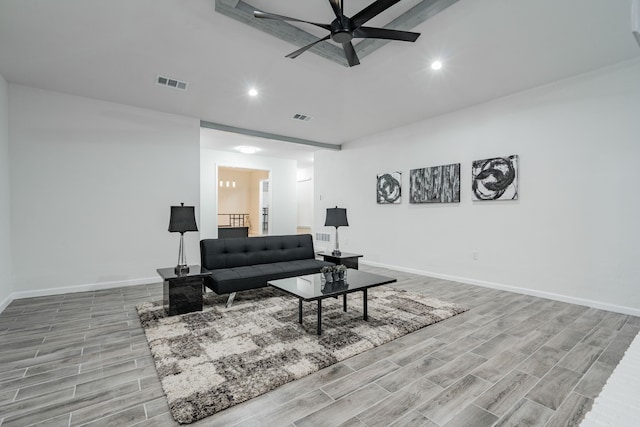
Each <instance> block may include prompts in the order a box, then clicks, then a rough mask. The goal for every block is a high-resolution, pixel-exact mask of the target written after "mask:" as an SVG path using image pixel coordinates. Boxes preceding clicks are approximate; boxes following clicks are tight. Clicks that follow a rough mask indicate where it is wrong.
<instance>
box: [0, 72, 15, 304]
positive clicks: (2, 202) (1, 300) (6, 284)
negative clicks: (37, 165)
mask: <svg viewBox="0 0 640 427" xmlns="http://www.w3.org/2000/svg"><path fill="white" fill-rule="evenodd" d="M8 89H9V86H8V84H7V81H6V80H5V79H4V77H2V75H0V271H1V272H2V273H1V274H0V312H1V311H2V310H4V308H5V307H6V306H7V305H8V304H9V303H10V302H11V300H10V295H11V292H12V290H13V285H12V268H11V209H10V187H9V93H8Z"/></svg>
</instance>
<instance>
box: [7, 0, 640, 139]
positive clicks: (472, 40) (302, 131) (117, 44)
mask: <svg viewBox="0 0 640 427" xmlns="http://www.w3.org/2000/svg"><path fill="white" fill-rule="evenodd" d="M253 1H254V3H255V4H254V5H255V6H256V7H260V8H261V9H263V10H265V11H269V12H273V13H278V14H284V15H288V16H293V17H297V18H300V19H304V20H310V21H319V22H325V21H326V22H329V21H330V20H331V18H332V15H331V9H330V7H329V3H328V1H327V0H307V1H304V2H301V1H298V2H293V1H291V0H269V1H267V0H253ZM246 2H247V3H250V4H252V0H246ZM416 2H417V1H416V0H405V1H403V2H401V3H400V4H398V5H397V6H394V7H392V8H391V9H390V10H389V11H387V12H386V15H385V16H381V17H380V18H379V19H378V20H379V21H385V20H387V21H388V20H390V19H393V18H394V17H395V16H398V15H399V14H400V13H401V12H403V11H405V10H406V9H408V7H409V6H411V5H413V4H415V3H416ZM367 3H369V1H367V0H351V1H349V0H347V3H346V7H345V9H346V11H356V10H358V9H360V8H362V7H364V6H365V5H366V4H367ZM396 7H397V10H394V8H396ZM630 10H631V6H630V0H460V1H458V2H457V3H455V4H454V5H453V6H451V7H449V8H448V9H446V10H445V11H443V12H441V13H440V14H438V15H437V16H435V17H433V18H431V19H429V20H427V21H425V22H424V23H422V24H420V25H419V26H418V27H416V28H415V29H413V31H418V32H421V33H422V35H421V37H420V38H419V39H418V41H417V42H416V43H402V42H391V43H389V44H387V45H386V46H383V47H382V48H380V49H378V50H377V51H375V52H373V53H372V54H370V55H368V56H366V57H364V58H363V59H362V61H361V62H362V64H361V65H359V66H357V67H352V68H346V67H342V66H340V65H338V64H336V63H334V62H331V61H328V60H326V59H323V58H321V57H319V56H317V55H315V54H313V53H310V52H307V53H305V54H303V55H301V56H300V57H299V58H298V59H295V60H290V59H287V58H285V57H284V56H285V55H286V54H288V53H290V52H292V51H293V50H296V49H297V47H296V46H293V45H291V44H289V43H287V42H284V41H282V40H280V39H277V38H275V37H272V36H270V35H268V34H265V33H262V32H260V31H258V30H256V29H253V28H251V27H250V26H247V25H245V24H242V23H240V22H237V21H234V20H232V19H230V18H228V17H226V16H224V15H221V14H219V13H217V12H215V11H214V0H135V1H131V0H109V1H104V0H55V1H42V0H1V1H0V74H2V75H3V76H4V77H5V78H6V79H7V80H8V81H9V82H12V83H18V84H24V85H28V86H33V87H39V88H44V89H49V90H54V91H59V92H64V93H69V94H74V95H81V96H87V97H91V98H97V99H103V100H107V101H113V102H118V103H123V104H129V105H134V106H139V107H145V108H151V109H155V110H160V111H165V112H170V113H176V114H181V115H186V116H190V117H195V118H198V119H202V120H206V121H210V122H215V123H220V124H224V125H229V126H236V127H242V128H247V129H252V130H257V131H262V132H269V133H274V134H280V135H286V136H289V137H295V138H303V139H308V140H313V141H319V142H324V143H331V144H340V143H343V142H346V141H350V140H353V139H356V138H361V137H365V136H367V135H370V134H372V133H376V132H379V131H382V130H386V129H390V128H394V127H398V126H402V125H405V124H408V123H411V122H415V121H418V120H421V119H424V118H428V117H432V116H435V115H439V114H443V113H446V112H450V111H454V110H457V109H460V108H464V107H467V106H471V105H474V104H478V103H481V102H485V101H488V100H491V99H495V98H498V97H502V96H505V95H508V94H511V93H515V92H519V91H522V90H526V89H529V88H532V87H536V86H540V85H543V84H546V83H549V82H552V81H555V80H559V79H562V78H566V77H569V76H573V75H576V74H580V73H584V72H588V71H590V70H594V69H597V68H600V67H603V66H607V65H610V64H614V63H617V62H620V61H625V60H629V59H632V58H637V57H638V56H640V48H639V47H638V45H637V44H636V42H635V40H634V38H633V36H632V35H631V31H630V25H631V24H630V22H631V17H630ZM350 13H351V12H350ZM384 23H385V22H375V21H372V22H370V24H371V25H374V24H375V25H384ZM307 29H308V30H309V31H315V30H312V28H307ZM434 58H442V59H443V60H444V62H445V67H444V69H443V70H441V72H439V73H434V72H432V71H431V70H430V69H429V63H430V62H431V60H433V59H434ZM158 75H163V76H168V77H172V78H176V79H179V80H183V81H186V82H188V83H189V87H188V90H187V91H186V92H183V91H179V90H175V89H170V88H166V87H161V86H158V85H156V84H155V79H156V77H157V76H158ZM250 86H255V87H257V88H258V90H259V91H260V95H259V96H258V97H256V98H250V97H248V96H247V90H248V89H249V87H250ZM294 113H303V114H307V115H310V116H312V117H313V120H311V121H310V122H299V121H294V120H293V119H292V118H291V117H292V116H293V114H294Z"/></svg>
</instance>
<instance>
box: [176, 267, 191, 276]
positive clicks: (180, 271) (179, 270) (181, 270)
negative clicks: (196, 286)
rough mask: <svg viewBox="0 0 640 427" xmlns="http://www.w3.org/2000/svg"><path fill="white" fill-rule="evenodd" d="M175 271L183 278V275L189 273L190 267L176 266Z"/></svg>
mask: <svg viewBox="0 0 640 427" xmlns="http://www.w3.org/2000/svg"><path fill="white" fill-rule="evenodd" d="M173 271H174V272H175V273H176V274H177V275H178V276H181V275H183V274H187V273H189V266H188V265H176V268H174V269H173Z"/></svg>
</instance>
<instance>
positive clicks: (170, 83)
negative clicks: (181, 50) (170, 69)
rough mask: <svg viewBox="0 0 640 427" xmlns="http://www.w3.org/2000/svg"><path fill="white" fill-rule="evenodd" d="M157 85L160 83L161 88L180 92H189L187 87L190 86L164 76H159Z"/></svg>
mask: <svg viewBox="0 0 640 427" xmlns="http://www.w3.org/2000/svg"><path fill="white" fill-rule="evenodd" d="M156 83H158V84H159V85H160V86H167V87H172V88H174V89H180V90H187V85H188V84H189V83H187V82H182V81H180V80H176V79H172V78H170V77H162V76H158V78H157V79H156Z"/></svg>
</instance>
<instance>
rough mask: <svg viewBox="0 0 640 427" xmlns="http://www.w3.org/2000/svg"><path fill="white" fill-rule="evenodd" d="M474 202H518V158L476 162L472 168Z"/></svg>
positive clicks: (498, 158)
mask: <svg viewBox="0 0 640 427" xmlns="http://www.w3.org/2000/svg"><path fill="white" fill-rule="evenodd" d="M471 177H472V178H471V179H472V182H471V193H472V198H473V200H517V199H518V156H517V155H513V156H509V157H494V158H492V159H485V160H475V161H474V162H473V166H472V168H471Z"/></svg>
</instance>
